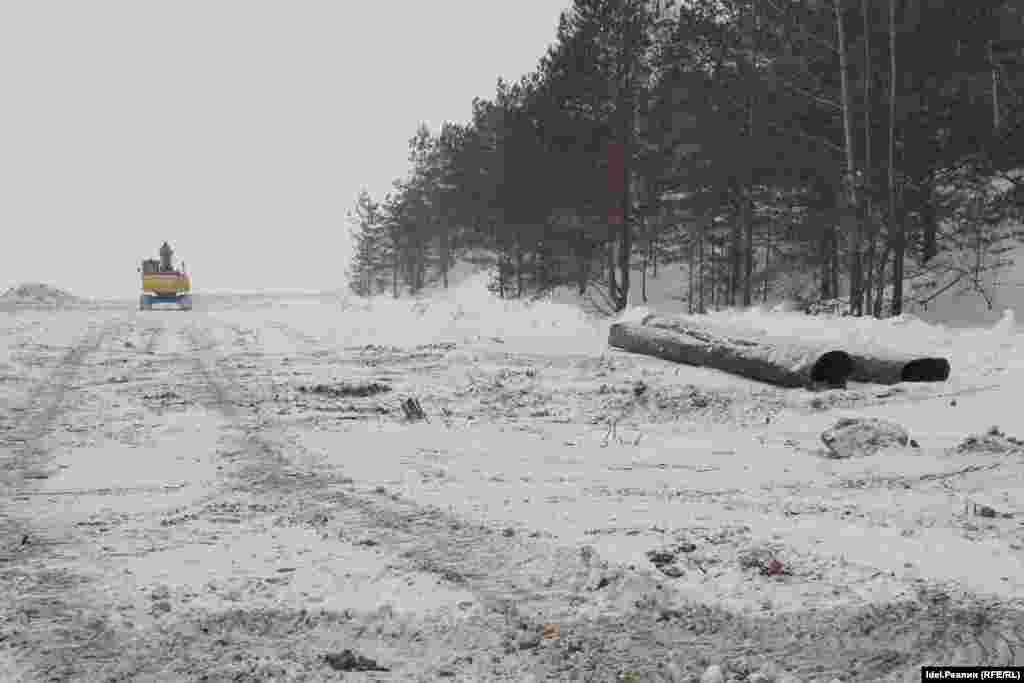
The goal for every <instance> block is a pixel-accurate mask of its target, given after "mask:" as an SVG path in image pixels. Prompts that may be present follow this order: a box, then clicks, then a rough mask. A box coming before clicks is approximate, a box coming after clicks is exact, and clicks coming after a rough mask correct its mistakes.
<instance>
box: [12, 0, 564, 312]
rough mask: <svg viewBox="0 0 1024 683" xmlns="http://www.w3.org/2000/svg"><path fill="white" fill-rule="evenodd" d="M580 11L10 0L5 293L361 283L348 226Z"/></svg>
mask: <svg viewBox="0 0 1024 683" xmlns="http://www.w3.org/2000/svg"><path fill="white" fill-rule="evenodd" d="M568 5H569V0H517V1H516V2H507V1H506V0H435V1H434V2H421V1H413V0H406V1H404V2H402V1H398V2H354V1H350V0H333V1H322V0H297V1H294V2H285V1H284V0H279V1H278V2H267V1H266V0H245V1H244V2H242V1H240V0H203V1H199V0H175V1H173V2H171V1H170V0H164V1H163V2H137V1H127V0H120V1H113V0H90V2H71V1H67V2H54V1H52V0H30V1H24V2H20V1H16V0H0V93H2V94H0V236H2V241H0V292H2V290H4V289H6V288H7V287H11V286H14V285H15V284H19V283H22V282H27V281H41V282H45V283H48V284H53V285H55V286H57V287H61V288H64V289H68V290H70V291H71V292H72V293H74V294H77V295H80V296H99V297H102V296H117V297H121V296H125V297H134V296H135V295H136V294H137V293H138V290H139V281H138V274H137V272H136V268H137V267H138V264H139V261H140V260H141V259H143V258H156V257H157V248H158V247H159V245H160V243H161V242H162V241H163V240H165V239H166V240H168V241H169V242H170V243H171V246H172V247H173V248H174V249H175V256H176V258H180V259H183V260H184V261H185V262H186V264H187V265H188V269H189V271H190V272H191V274H192V277H193V281H194V287H195V289H196V291H197V292H201V291H202V290H203V289H211V290H258V289H333V288H337V287H341V286H343V284H344V275H343V270H344V261H345V259H346V257H347V249H348V244H347V243H348V239H347V230H348V228H347V225H346V222H345V215H346V212H347V211H348V210H349V209H351V208H352V206H353V204H354V201H355V197H356V195H357V194H358V192H359V191H360V189H361V188H363V187H366V188H367V189H368V190H369V191H370V192H371V193H372V194H373V195H374V196H375V197H377V198H383V195H384V193H385V192H387V191H388V190H389V189H390V185H391V181H392V180H393V179H395V178H397V177H401V176H404V175H405V173H406V172H407V170H408V168H409V166H408V161H407V141H408V139H409V138H410V137H412V135H413V134H414V133H415V129H416V126H417V124H418V123H419V122H420V121H426V122H427V123H428V124H430V125H431V126H432V127H435V128H436V127H437V126H439V125H440V124H441V123H442V122H443V121H445V120H453V121H467V120H468V119H469V117H470V111H471V110H470V103H471V100H472V98H473V97H474V96H481V97H491V96H493V94H494V86H495V83H496V81H497V78H498V77H499V76H502V77H505V78H506V79H508V80H514V79H517V78H518V77H519V76H521V75H523V74H525V73H527V72H529V71H530V70H531V69H533V68H534V67H535V66H536V64H537V62H538V60H539V59H540V57H541V56H542V54H543V52H544V50H545V49H546V48H547V46H548V45H549V44H550V43H551V42H552V41H553V40H554V37H555V30H556V26H557V20H558V14H559V12H560V11H561V10H562V9H564V8H566V7H567V6H568Z"/></svg>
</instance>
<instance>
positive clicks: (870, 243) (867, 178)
mask: <svg viewBox="0 0 1024 683" xmlns="http://www.w3.org/2000/svg"><path fill="white" fill-rule="evenodd" d="M868 3H869V0H861V14H862V20H863V28H864V212H863V214H862V220H863V222H862V225H863V227H864V234H865V235H866V240H865V241H866V242H867V244H866V245H864V246H866V249H865V251H866V252H867V253H866V254H865V256H864V259H863V260H862V261H861V264H862V265H861V268H860V272H861V276H860V278H861V296H860V297H859V298H860V301H859V303H858V307H859V312H857V313H856V314H855V315H863V314H864V312H865V311H871V288H872V284H873V283H872V278H871V276H872V273H873V271H872V266H873V263H874V255H875V227H874V226H875V222H874V208H873V206H872V193H873V190H874V182H873V178H874V168H873V167H872V166H871V123H872V121H871V78H872V75H873V74H874V70H873V69H872V68H871V18H870V15H869V12H868V9H869V4H868Z"/></svg>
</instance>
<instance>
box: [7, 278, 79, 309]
mask: <svg viewBox="0 0 1024 683" xmlns="http://www.w3.org/2000/svg"><path fill="white" fill-rule="evenodd" d="M78 303H83V300H82V299H80V298H78V297H76V296H74V295H72V294H71V293H69V292H66V291H64V290H63V289H58V288H57V287H53V286H51V285H47V284H43V283H41V282H28V283H24V284H21V285H18V286H16V287H11V288H10V289H8V290H7V291H6V292H4V293H3V294H2V295H0V304H13V305H15V306H67V305H71V304H78Z"/></svg>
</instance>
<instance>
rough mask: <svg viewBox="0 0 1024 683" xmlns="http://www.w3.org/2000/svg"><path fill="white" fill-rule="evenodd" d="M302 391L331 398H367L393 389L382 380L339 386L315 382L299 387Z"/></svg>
mask: <svg viewBox="0 0 1024 683" xmlns="http://www.w3.org/2000/svg"><path fill="white" fill-rule="evenodd" d="M299 391H301V392H302V393H310V394H320V395H321V396H330V397H331V398H343V397H345V398H366V397H369V396H376V395H377V394H382V393H385V392H388V391H391V387H389V386H388V385H386V384H381V383H380V382H366V383H359V384H348V383H345V382H343V383H341V384H339V385H337V386H331V385H329V384H314V385H313V386H302V387H299Z"/></svg>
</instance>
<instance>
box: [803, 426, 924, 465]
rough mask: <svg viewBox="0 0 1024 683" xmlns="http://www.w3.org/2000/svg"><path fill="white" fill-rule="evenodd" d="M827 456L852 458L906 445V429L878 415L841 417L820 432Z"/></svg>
mask: <svg viewBox="0 0 1024 683" xmlns="http://www.w3.org/2000/svg"><path fill="white" fill-rule="evenodd" d="M821 440H822V442H823V443H824V444H825V447H826V448H828V454H829V457H832V458H852V457H863V456H869V455H875V454H876V453H878V452H879V451H882V450H884V449H886V448H892V447H896V446H899V447H902V446H907V445H909V443H910V435H909V434H907V430H906V429H904V428H903V427H901V426H900V425H898V424H896V423H895V422H890V421H888V420H880V419H878V418H873V417H867V418H860V417H858V418H849V417H844V418H842V419H840V420H839V421H838V422H836V424H834V425H833V426H832V427H830V428H828V429H826V430H825V431H824V432H822V434H821Z"/></svg>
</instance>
